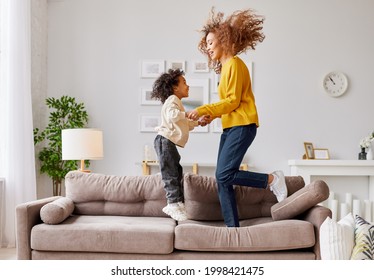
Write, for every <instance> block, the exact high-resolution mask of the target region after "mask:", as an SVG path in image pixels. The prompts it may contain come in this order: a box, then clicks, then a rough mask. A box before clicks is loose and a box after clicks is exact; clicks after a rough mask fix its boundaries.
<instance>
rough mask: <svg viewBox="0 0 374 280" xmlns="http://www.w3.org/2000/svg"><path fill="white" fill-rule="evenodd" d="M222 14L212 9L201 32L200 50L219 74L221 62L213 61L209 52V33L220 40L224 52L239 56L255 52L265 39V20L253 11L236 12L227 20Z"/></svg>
mask: <svg viewBox="0 0 374 280" xmlns="http://www.w3.org/2000/svg"><path fill="white" fill-rule="evenodd" d="M223 17H224V14H223V13H222V12H218V13H215V10H214V7H212V9H211V13H210V18H209V19H208V21H207V23H206V24H205V26H204V27H203V29H202V30H201V33H202V34H203V37H202V38H201V40H200V42H199V45H198V48H199V50H200V51H201V52H202V53H203V54H205V55H207V57H208V63H209V67H210V68H212V69H214V70H215V71H216V72H217V73H220V72H221V65H220V63H219V61H213V60H212V59H211V58H210V56H209V54H208V51H207V43H206V37H207V35H208V34H209V33H214V34H215V35H216V37H217V39H218V40H219V42H220V44H221V45H222V48H223V50H224V52H227V53H231V54H233V55H237V54H240V53H243V52H246V51H247V50H249V49H252V50H254V49H255V48H256V45H257V44H258V43H260V42H262V41H263V40H264V39H265V35H264V34H263V33H262V28H263V26H262V25H263V23H264V20H265V18H264V17H262V16H259V15H256V14H255V13H254V11H253V10H251V9H248V10H243V11H236V12H234V13H233V14H231V15H230V16H228V17H227V18H226V19H224V18H223Z"/></svg>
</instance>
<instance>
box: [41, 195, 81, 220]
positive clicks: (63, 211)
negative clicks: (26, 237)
mask: <svg viewBox="0 0 374 280" xmlns="http://www.w3.org/2000/svg"><path fill="white" fill-rule="evenodd" d="M73 211H74V202H73V200H71V199H70V198H67V197H60V198H58V199H56V200H55V201H52V202H50V203H47V204H46V205H44V206H43V207H42V208H41V209H40V218H41V219H42V221H43V222H44V223H46V224H51V225H55V224H59V223H61V222H63V221H64V220H65V219H66V218H67V217H69V216H70V215H71V213H73Z"/></svg>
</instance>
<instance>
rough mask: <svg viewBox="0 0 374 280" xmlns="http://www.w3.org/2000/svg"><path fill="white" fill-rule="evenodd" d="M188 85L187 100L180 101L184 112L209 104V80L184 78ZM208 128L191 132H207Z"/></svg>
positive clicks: (195, 129)
mask: <svg viewBox="0 0 374 280" xmlns="http://www.w3.org/2000/svg"><path fill="white" fill-rule="evenodd" d="M186 81H187V84H188V85H189V87H190V88H189V94H188V97H187V98H183V99H182V104H183V107H184V109H185V110H186V112H189V111H192V110H194V109H195V108H196V107H199V106H201V105H204V104H208V103H209V79H194V78H189V77H186ZM208 131H209V126H208V125H206V126H198V127H195V128H194V129H193V130H192V131H191V132H208Z"/></svg>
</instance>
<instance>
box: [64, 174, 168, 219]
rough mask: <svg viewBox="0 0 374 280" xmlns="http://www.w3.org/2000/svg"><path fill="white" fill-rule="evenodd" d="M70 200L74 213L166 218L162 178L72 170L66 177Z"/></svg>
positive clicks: (159, 176) (67, 195) (67, 192)
mask: <svg viewBox="0 0 374 280" xmlns="http://www.w3.org/2000/svg"><path fill="white" fill-rule="evenodd" d="M65 187H66V197H68V198H70V199H71V200H73V201H74V204H75V209H74V214H85V215H126V216H151V217H166V214H164V213H163V212H162V208H163V207H164V206H165V205H166V197H165V191H164V189H163V184H162V181H161V175H158V174H157V175H149V176H115V175H103V174H98V173H84V172H79V171H71V172H69V173H68V174H67V175H66V177H65Z"/></svg>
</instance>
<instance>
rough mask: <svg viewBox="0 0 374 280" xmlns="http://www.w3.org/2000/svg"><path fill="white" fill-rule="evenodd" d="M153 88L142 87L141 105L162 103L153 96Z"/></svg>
mask: <svg viewBox="0 0 374 280" xmlns="http://www.w3.org/2000/svg"><path fill="white" fill-rule="evenodd" d="M151 95H152V88H141V89H140V104H141V105H154V106H155V105H161V102H160V101H159V100H155V99H152V98H151Z"/></svg>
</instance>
